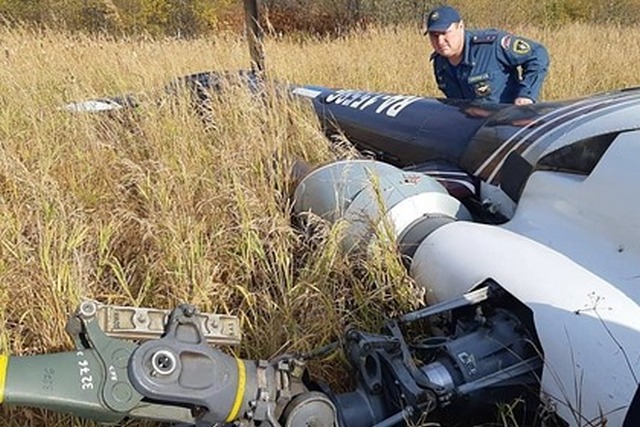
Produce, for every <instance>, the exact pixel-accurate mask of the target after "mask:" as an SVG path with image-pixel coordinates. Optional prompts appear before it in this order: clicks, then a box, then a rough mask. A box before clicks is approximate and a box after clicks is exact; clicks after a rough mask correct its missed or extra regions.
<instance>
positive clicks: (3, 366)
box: [0, 354, 9, 403]
mask: <svg viewBox="0 0 640 427" xmlns="http://www.w3.org/2000/svg"><path fill="white" fill-rule="evenodd" d="M7 366H9V357H7V356H3V355H1V354H0V403H2V402H3V401H4V385H5V380H6V378H7Z"/></svg>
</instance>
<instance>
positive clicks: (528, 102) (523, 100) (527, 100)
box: [513, 96, 533, 105]
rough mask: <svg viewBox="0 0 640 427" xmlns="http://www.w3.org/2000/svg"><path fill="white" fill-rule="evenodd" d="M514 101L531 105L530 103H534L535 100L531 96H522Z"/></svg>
mask: <svg viewBox="0 0 640 427" xmlns="http://www.w3.org/2000/svg"><path fill="white" fill-rule="evenodd" d="M513 103H514V104H515V105H529V104H533V100H532V99H529V98H525V97H524V96H520V97H518V98H516V100H515V101H513Z"/></svg>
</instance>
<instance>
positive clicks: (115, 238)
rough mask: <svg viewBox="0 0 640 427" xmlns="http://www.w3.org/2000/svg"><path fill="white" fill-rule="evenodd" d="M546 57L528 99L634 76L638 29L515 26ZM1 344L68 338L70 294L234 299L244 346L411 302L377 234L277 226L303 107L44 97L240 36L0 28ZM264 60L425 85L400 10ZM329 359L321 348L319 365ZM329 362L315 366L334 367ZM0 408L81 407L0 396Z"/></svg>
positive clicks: (313, 333) (51, 345)
mask: <svg viewBox="0 0 640 427" xmlns="http://www.w3.org/2000/svg"><path fill="white" fill-rule="evenodd" d="M513 30H514V31H517V32H521V33H522V34H526V35H527V36H530V37H531V38H534V39H538V40H540V41H542V42H544V43H545V44H546V45H547V46H548V47H549V50H550V53H551V56H552V58H553V65H552V72H551V75H550V76H549V78H548V83H547V85H546V87H545V89H544V98H545V99H558V98H568V97H575V96H582V95H586V94H589V93H593V92H597V91H604V90H609V89H614V88H617V87H622V86H632V85H635V84H637V83H638V82H637V80H636V79H637V72H636V71H634V67H632V66H630V64H634V63H637V62H638V60H639V59H640V47H638V45H637V43H636V40H638V38H639V36H640V30H639V29H625V30H623V29H620V28H609V27H607V28H604V27H603V28H598V27H592V26H584V25H572V26H568V27H565V28H563V29H560V30H554V31H551V30H545V29H539V28H533V27H532V28H514V29H513ZM0 48H1V49H2V51H0V62H1V66H0V103H1V104H2V108H0V217H1V218H2V220H1V221H0V283H1V285H0V323H1V324H3V325H6V326H5V328H3V329H2V331H1V332H0V352H5V353H11V354H30V353H40V352H49V351H55V350H61V349H68V348H69V346H70V341H69V340H68V339H67V337H66V335H65V333H64V323H65V319H66V315H67V313H68V312H70V311H71V310H72V309H73V308H74V307H75V306H76V304H77V303H78V302H79V300H80V298H82V297H91V298H98V299H100V300H102V301H104V302H109V303H116V304H127V305H141V306H154V307H159V308H170V307H173V306H174V305H175V304H177V303H178V302H182V301H188V302H191V303H194V304H197V305H198V306H199V307H200V308H201V309H202V310H204V311H211V312H223V313H232V314H236V315H238V316H240V317H241V320H242V324H243V329H244V333H245V340H244V343H243V345H242V347H241V349H240V353H241V354H242V356H244V357H251V358H255V357H262V358H266V357H270V356H272V355H274V354H276V353H278V352H282V351H291V350H310V349H313V348H315V347H317V346H319V345H322V344H325V343H327V342H329V341H331V340H334V339H336V338H337V337H338V336H339V335H340V333H341V332H342V330H343V328H344V327H345V326H346V325H347V324H357V325H360V326H362V327H366V328H373V327H374V326H375V325H376V324H377V323H378V322H379V321H380V320H381V319H382V318H384V317H386V316H390V315H393V314H394V313H398V312H400V311H403V310H406V309H408V308H410V307H412V306H414V305H416V304H419V303H420V300H419V298H418V297H417V296H416V293H415V292H414V289H413V288H412V285H411V281H410V280H409V279H408V278H407V277H406V275H405V273H404V271H403V269H402V267H401V265H400V263H399V262H398V260H397V258H396V257H395V256H394V253H393V251H392V250H391V249H390V248H380V252H381V255H380V256H379V257H378V258H376V259H374V260H349V259H347V258H345V257H344V256H343V255H341V254H340V253H339V252H338V250H337V245H336V241H337V237H338V235H339V231H340V230H339V227H335V228H334V229H331V230H328V233H327V236H326V237H324V238H322V239H318V238H312V237H309V236H308V235H306V234H305V233H302V232H299V231H297V230H295V229H293V228H292V227H291V226H290V209H289V208H290V206H289V201H288V194H289V191H290V190H291V188H290V187H291V183H290V182H289V170H290V167H291V162H292V160H293V159H294V158H295V157H303V158H305V159H307V160H308V161H310V162H312V163H314V164H317V163H319V162H324V161H329V160H331V159H334V158H335V156H336V154H335V153H333V152H331V151H330V150H329V149H328V148H327V144H326V143H325V141H324V139H323V137H322V135H321V134H320V132H319V130H318V129H317V124H316V121H315V119H314V117H313V116H312V115H311V114H309V111H307V110H306V109H304V108H301V107H300V106H297V105H293V104H289V103H287V102H286V101H283V100H279V99H275V98H274V99H271V100H270V104H271V107H270V108H264V105H263V104H262V103H260V102H259V101H257V100H255V99H252V98H251V97H250V96H249V95H248V94H246V93H244V92H242V91H238V92H233V93H230V94H229V96H228V98H227V99H226V100H225V101H224V102H222V103H221V104H220V105H216V107H215V108H216V117H217V125H216V126H215V127H213V128H205V127H203V126H202V124H201V122H200V121H199V119H198V118H197V117H196V116H195V115H193V114H191V112H190V111H189V108H188V106H187V105H186V103H185V102H182V103H177V104H171V103H162V104H156V103H153V102H150V101H149V102H145V103H144V106H143V107H142V108H140V109H139V110H137V111H136V112H135V113H131V114H127V115H123V116H121V117H119V118H118V120H105V119H104V117H98V116H92V115H83V114H79V115H78V114H76V115H72V114H69V113H66V112H63V111H60V110H59V107H60V106H61V105H64V104H65V103H66V102H69V101H73V100H81V99H86V98H91V97H99V96H105V95H115V94H121V93H128V92H135V93H138V92H144V93H146V94H149V99H151V98H155V96H156V95H159V92H158V90H157V89H158V88H160V87H162V85H163V84H164V83H165V82H166V81H167V80H169V79H170V78H172V77H174V76H180V75H186V74H190V73H193V72H197V71H203V70H227V69H230V70H233V69H241V68H245V66H246V64H248V63H249V59H248V54H247V49H246V46H245V44H244V42H243V41H242V40H238V39H234V38H232V37H226V38H225V37H218V38H211V39H206V40H205V39H201V40H195V41H191V42H188V43H187V42H182V41H173V40H167V41H161V42H158V41H156V42H153V41H140V40H138V41H129V42H126V41H123V42H115V41H110V40H96V39H88V38H83V37H78V36H69V35H64V34H56V33H47V32H43V33H38V34H34V33H32V32H27V31H12V32H2V33H0ZM266 53H267V67H268V69H269V73H270V74H271V75H272V76H274V77H277V78H278V79H280V80H285V81H293V82H298V83H309V84H317V85H325V86H332V87H338V86H340V87H352V88H362V89H370V90H379V91H389V92H402V93H411V94H422V95H427V96H435V95H437V92H436V88H435V85H434V83H433V78H432V75H431V72H430V64H429V63H428V60H427V58H428V54H429V49H428V46H427V40H425V39H424V38H423V37H422V36H420V34H419V31H418V30H417V28H400V29H395V30H391V29H374V30H370V31H368V32H366V33H360V34H355V35H352V36H348V37H345V38H343V39H340V40H323V39H318V40H314V39H306V40H300V39H297V40H287V39H284V40H269V41H267V44H266ZM326 366H329V367H326ZM339 366H340V365H339V363H338V362H332V363H329V364H328V365H325V367H324V368H322V367H320V366H316V367H314V368H317V369H318V371H317V372H319V373H320V375H322V376H325V377H327V378H329V379H330V380H333V381H334V382H335V380H336V379H337V378H339V376H340V372H339V369H340V368H339ZM0 414H1V415H3V416H2V419H1V420H0V425H1V426H18V425H20V426H25V425H33V426H35V425H48V426H51V425H70V424H72V423H73V424H77V423H79V421H77V420H72V419H70V418H68V417H65V416H54V415H50V414H43V413H42V412H39V411H31V410H8V409H7V408H2V409H0Z"/></svg>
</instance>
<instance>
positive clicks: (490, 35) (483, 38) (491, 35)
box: [471, 31, 500, 44]
mask: <svg viewBox="0 0 640 427" xmlns="http://www.w3.org/2000/svg"><path fill="white" fill-rule="evenodd" d="M499 35H500V34H499V33H498V32H496V31H484V32H482V33H478V34H474V35H473V36H471V43H473V44H489V43H493V42H495V41H496V40H497V39H498V36H499Z"/></svg>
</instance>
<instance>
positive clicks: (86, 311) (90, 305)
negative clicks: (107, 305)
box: [80, 301, 98, 317]
mask: <svg viewBox="0 0 640 427" xmlns="http://www.w3.org/2000/svg"><path fill="white" fill-rule="evenodd" d="M97 311H98V306H97V305H96V303H95V302H94V301H83V302H82V304H80V315H82V316H83V317H93V316H95V314H96V312H97Z"/></svg>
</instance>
